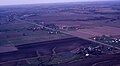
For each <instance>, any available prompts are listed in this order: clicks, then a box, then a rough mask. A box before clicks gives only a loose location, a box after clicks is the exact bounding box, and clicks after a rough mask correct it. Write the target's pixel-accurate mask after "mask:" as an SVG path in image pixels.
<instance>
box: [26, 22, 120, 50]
mask: <svg viewBox="0 0 120 66" xmlns="http://www.w3.org/2000/svg"><path fill="white" fill-rule="evenodd" d="M25 22H27V23H30V24H33V25H36V26H39V27H44V28H46V29H48V30H53V31H56V30H55V29H52V28H49V27H45V26H43V25H40V24H37V23H33V22H28V21H25ZM60 32H61V33H64V34H68V35H72V36H74V37H78V38H82V39H85V40H88V41H92V42H95V43H99V44H101V45H105V46H109V47H114V48H116V49H118V50H120V48H119V47H115V46H112V45H108V44H105V43H101V42H98V41H94V40H92V39H89V38H86V37H83V36H82V34H81V35H77V34H75V33H71V32H68V31H60Z"/></svg>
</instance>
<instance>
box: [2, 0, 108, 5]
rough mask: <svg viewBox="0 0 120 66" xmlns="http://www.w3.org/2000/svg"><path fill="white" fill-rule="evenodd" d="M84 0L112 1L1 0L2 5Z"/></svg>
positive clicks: (73, 0)
mask: <svg viewBox="0 0 120 66" xmlns="http://www.w3.org/2000/svg"><path fill="white" fill-rule="evenodd" d="M84 1H110V0H0V5H17V4H38V3H61V2H84Z"/></svg>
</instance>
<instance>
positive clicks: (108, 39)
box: [92, 35, 120, 44]
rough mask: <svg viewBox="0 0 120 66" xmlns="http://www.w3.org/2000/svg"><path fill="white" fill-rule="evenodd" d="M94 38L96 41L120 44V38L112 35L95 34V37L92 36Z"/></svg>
mask: <svg viewBox="0 0 120 66" xmlns="http://www.w3.org/2000/svg"><path fill="white" fill-rule="evenodd" d="M92 39H93V40H95V41H99V42H103V43H106V44H120V39H118V38H113V37H111V36H106V35H102V36H95V37H92Z"/></svg>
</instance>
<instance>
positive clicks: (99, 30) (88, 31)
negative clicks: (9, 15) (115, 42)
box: [69, 26, 120, 38]
mask: <svg viewBox="0 0 120 66" xmlns="http://www.w3.org/2000/svg"><path fill="white" fill-rule="evenodd" d="M69 32H70V33H73V34H75V35H78V36H84V37H86V38H90V37H93V36H101V35H110V36H116V35H120V28H116V27H110V26H101V27H89V28H85V29H79V30H77V31H69Z"/></svg>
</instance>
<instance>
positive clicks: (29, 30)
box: [0, 23, 71, 45]
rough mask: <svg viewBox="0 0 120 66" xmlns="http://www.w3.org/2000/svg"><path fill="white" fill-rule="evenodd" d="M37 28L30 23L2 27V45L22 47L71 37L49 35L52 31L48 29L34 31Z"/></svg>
mask: <svg viewBox="0 0 120 66" xmlns="http://www.w3.org/2000/svg"><path fill="white" fill-rule="evenodd" d="M37 27H38V26H36V25H32V24H28V23H15V24H5V25H0V45H7V44H14V45H21V44H27V43H34V42H41V41H49V40H55V39H63V38H69V37H71V36H69V35H65V34H62V33H57V34H49V33H48V32H50V31H49V30H46V29H39V30H33V28H37Z"/></svg>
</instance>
